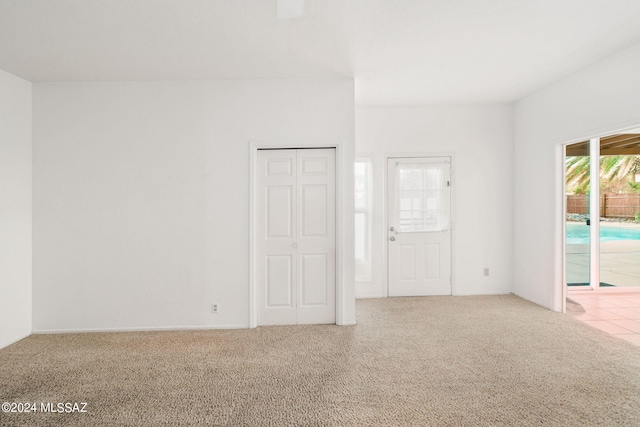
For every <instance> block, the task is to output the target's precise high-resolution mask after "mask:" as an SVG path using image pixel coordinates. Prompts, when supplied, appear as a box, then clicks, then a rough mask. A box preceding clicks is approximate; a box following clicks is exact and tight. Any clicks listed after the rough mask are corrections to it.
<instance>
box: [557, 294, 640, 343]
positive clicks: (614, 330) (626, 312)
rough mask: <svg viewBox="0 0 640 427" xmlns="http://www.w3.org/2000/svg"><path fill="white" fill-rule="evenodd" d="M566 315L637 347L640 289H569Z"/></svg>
mask: <svg viewBox="0 0 640 427" xmlns="http://www.w3.org/2000/svg"><path fill="white" fill-rule="evenodd" d="M567 302H571V303H573V304H567V314H569V315H571V316H573V317H574V318H575V319H577V320H580V321H581V322H583V323H585V324H587V325H589V326H591V327H594V328H598V329H600V330H602V331H604V332H606V333H608V334H611V335H614V336H616V337H618V338H621V339H624V340H627V341H629V342H630V343H632V344H635V345H636V346H638V347H640V289H637V288H636V289H625V290H624V292H620V291H617V292H611V291H609V292H607V291H606V290H599V291H572V290H569V292H568V294H567Z"/></svg>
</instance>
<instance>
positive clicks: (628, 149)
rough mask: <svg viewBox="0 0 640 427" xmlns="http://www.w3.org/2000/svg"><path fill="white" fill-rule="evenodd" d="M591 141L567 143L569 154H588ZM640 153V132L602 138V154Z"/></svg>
mask: <svg viewBox="0 0 640 427" xmlns="http://www.w3.org/2000/svg"><path fill="white" fill-rule="evenodd" d="M588 144H589V141H582V142H578V143H576V144H571V145H567V156H588V155H589V145H588ZM633 154H640V133H625V134H618V135H610V136H606V137H604V138H600V155H602V156H628V155H633Z"/></svg>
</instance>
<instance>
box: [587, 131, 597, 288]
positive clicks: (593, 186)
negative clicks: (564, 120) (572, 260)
mask: <svg viewBox="0 0 640 427" xmlns="http://www.w3.org/2000/svg"><path fill="white" fill-rule="evenodd" d="M589 173H590V180H591V182H590V184H589V188H590V193H589V219H590V221H589V223H590V224H591V225H590V227H591V228H590V230H589V250H590V253H589V284H590V285H591V287H592V288H593V289H594V290H597V289H598V288H600V138H591V139H590V140H589Z"/></svg>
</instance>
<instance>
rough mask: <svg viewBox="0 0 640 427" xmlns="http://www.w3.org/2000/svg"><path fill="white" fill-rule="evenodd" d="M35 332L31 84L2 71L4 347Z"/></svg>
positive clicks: (0, 308)
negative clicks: (32, 305)
mask: <svg viewBox="0 0 640 427" xmlns="http://www.w3.org/2000/svg"><path fill="white" fill-rule="evenodd" d="M29 334H31V83H29V82H27V81H25V80H22V79H20V78H18V77H15V76H13V75H11V74H8V73H6V72H4V71H2V70H0V348H2V347H4V346H6V345H9V344H11V343H12V342H15V341H17V340H19V339H21V338H24V337H26V336H27V335H29Z"/></svg>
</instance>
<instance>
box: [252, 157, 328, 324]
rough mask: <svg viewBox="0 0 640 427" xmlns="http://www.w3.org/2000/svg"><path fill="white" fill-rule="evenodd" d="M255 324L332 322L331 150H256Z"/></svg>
mask: <svg viewBox="0 0 640 427" xmlns="http://www.w3.org/2000/svg"><path fill="white" fill-rule="evenodd" d="M257 179H258V185H257V206H256V215H257V221H256V223H257V227H256V231H257V242H256V243H257V249H256V260H257V278H258V283H257V285H258V304H259V307H258V324H259V325H289V324H302V323H335V287H336V281H335V276H336V273H335V270H336V250H335V235H336V230H335V224H336V219H335V216H336V206H335V150H334V149H297V150H260V151H258V171H257Z"/></svg>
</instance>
